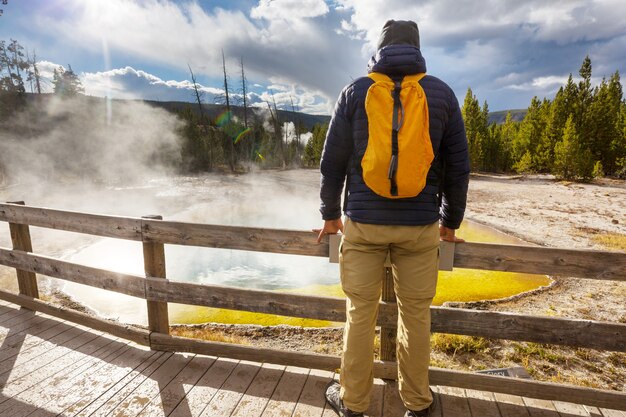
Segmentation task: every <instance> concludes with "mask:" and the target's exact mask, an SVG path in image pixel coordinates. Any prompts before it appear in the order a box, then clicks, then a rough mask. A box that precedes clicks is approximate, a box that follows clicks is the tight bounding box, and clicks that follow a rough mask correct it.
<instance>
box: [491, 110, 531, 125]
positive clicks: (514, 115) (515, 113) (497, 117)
mask: <svg viewBox="0 0 626 417" xmlns="http://www.w3.org/2000/svg"><path fill="white" fill-rule="evenodd" d="M508 112H511V119H512V120H513V121H514V122H521V121H522V120H524V117H526V113H528V110H526V109H514V110H501V111H492V112H489V119H488V120H489V124H492V123H495V124H497V125H501V124H502V123H504V121H505V120H506V115H507V113H508Z"/></svg>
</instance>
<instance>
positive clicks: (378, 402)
mask: <svg viewBox="0 0 626 417" xmlns="http://www.w3.org/2000/svg"><path fill="white" fill-rule="evenodd" d="M384 392H385V382H384V381H383V380H382V379H378V378H376V379H374V386H373V387H372V397H371V399H370V406H369V408H368V409H367V411H366V412H365V415H366V416H368V417H383V416H384V415H383V395H384ZM403 412H404V411H403ZM385 415H386V414H385ZM401 415H402V414H401Z"/></svg>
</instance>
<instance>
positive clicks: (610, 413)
mask: <svg viewBox="0 0 626 417" xmlns="http://www.w3.org/2000/svg"><path fill="white" fill-rule="evenodd" d="M600 411H601V412H602V415H603V416H604V417H626V413H624V412H622V411H618V410H609V409H607V408H601V409H600Z"/></svg>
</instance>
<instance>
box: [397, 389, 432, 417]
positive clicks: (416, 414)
mask: <svg viewBox="0 0 626 417" xmlns="http://www.w3.org/2000/svg"><path fill="white" fill-rule="evenodd" d="M430 395H431V396H432V397H433V402H432V403H430V405H429V406H428V408H426V409H424V410H419V411H414V410H407V411H406V413H405V414H404V417H430V416H431V415H432V414H431V413H433V412H434V411H435V410H436V409H437V408H438V407H439V395H437V394H435V393H434V391H433V390H432V389H431V390H430Z"/></svg>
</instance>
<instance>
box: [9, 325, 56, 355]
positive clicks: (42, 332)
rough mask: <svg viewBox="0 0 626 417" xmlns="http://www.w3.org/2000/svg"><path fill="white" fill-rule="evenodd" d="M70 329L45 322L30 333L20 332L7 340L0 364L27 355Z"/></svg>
mask: <svg viewBox="0 0 626 417" xmlns="http://www.w3.org/2000/svg"><path fill="white" fill-rule="evenodd" d="M67 330H68V328H67V327H66V326H65V325H63V323H60V322H52V323H51V322H50V321H43V322H41V323H39V324H37V325H36V326H34V327H31V328H30V329H28V333H25V332H20V333H17V334H14V335H11V336H9V337H8V338H6V339H5V340H4V342H3V344H2V349H0V362H2V361H5V360H7V359H10V358H13V357H14V356H16V355H18V354H20V353H22V354H23V353H25V352H26V351H27V350H29V349H31V348H33V347H35V346H38V345H40V344H42V343H44V342H46V341H48V340H51V339H52V338H54V337H55V336H57V335H59V334H61V333H63V332H64V331H67Z"/></svg>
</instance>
